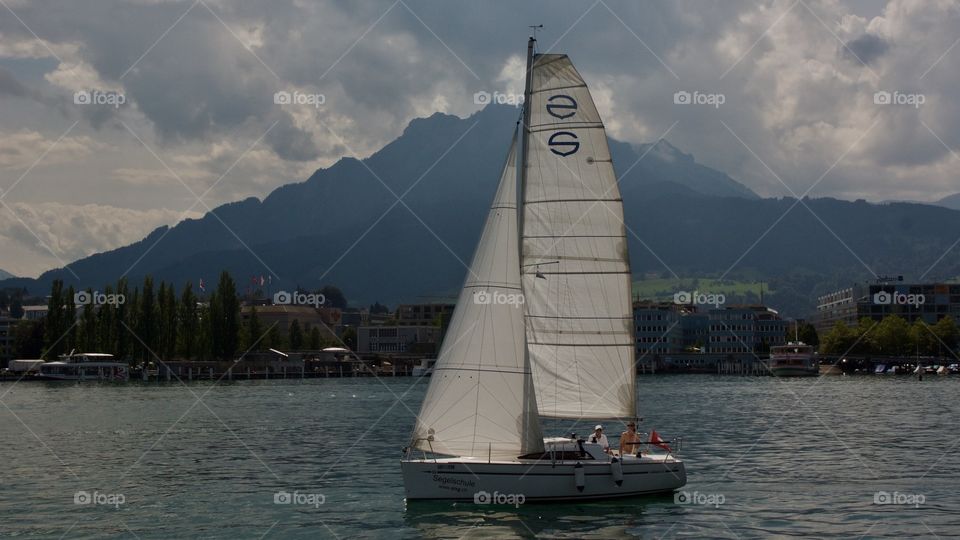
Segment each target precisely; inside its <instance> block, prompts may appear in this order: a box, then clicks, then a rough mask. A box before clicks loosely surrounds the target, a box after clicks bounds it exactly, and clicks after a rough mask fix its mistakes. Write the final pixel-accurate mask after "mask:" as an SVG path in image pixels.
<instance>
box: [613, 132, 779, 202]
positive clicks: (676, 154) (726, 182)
mask: <svg viewBox="0 0 960 540" xmlns="http://www.w3.org/2000/svg"><path fill="white" fill-rule="evenodd" d="M610 154H611V156H612V158H613V163H614V164H615V165H616V166H617V171H618V173H619V174H624V173H623V171H624V170H629V172H627V174H626V175H625V176H624V178H623V179H622V180H621V186H622V187H621V190H622V191H623V193H622V194H623V195H624V196H625V197H626V196H627V195H628V194H631V193H637V194H640V192H643V191H645V190H647V189H649V187H650V185H651V184H656V183H664V182H670V183H677V184H680V185H682V186H685V187H688V188H690V189H691V190H693V191H695V192H697V193H701V194H704V195H715V196H718V197H742V198H745V199H759V198H760V197H759V196H758V195H757V194H756V193H754V192H753V191H751V190H750V189H749V188H748V187H746V186H744V185H743V184H741V183H739V182H737V181H736V180H734V179H733V178H730V177H729V176H727V174H725V173H722V172H720V171H718V170H716V169H711V168H710V167H706V166H704V165H700V164H699V163H697V162H696V161H695V160H694V159H693V156H692V155H690V154H685V153H683V152H682V151H680V150H679V149H678V148H677V147H675V146H673V145H672V144H670V142H669V141H667V140H665V139H660V140H659V141H657V142H656V143H652V144H641V145H636V146H633V145H630V144H628V143H623V142H620V141H614V140H611V141H610ZM640 157H642V158H643V159H640V161H637V160H638V159H639V158H640ZM631 166H632V168H631ZM660 187H664V188H667V189H672V188H669V187H667V186H663V185H661V186H660Z"/></svg>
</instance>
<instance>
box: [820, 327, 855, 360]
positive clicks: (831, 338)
mask: <svg viewBox="0 0 960 540" xmlns="http://www.w3.org/2000/svg"><path fill="white" fill-rule="evenodd" d="M856 340H857V336H856V334H855V333H854V331H853V330H851V329H850V328H849V327H847V325H846V323H844V322H843V321H837V324H835V325H834V326H833V328H831V329H830V331H829V332H827V334H826V335H824V336H823V340H822V341H821V342H820V351H821V352H823V353H826V354H847V352H848V351H849V350H850V347H851V346H852V345H853V344H854V343H855V342H856Z"/></svg>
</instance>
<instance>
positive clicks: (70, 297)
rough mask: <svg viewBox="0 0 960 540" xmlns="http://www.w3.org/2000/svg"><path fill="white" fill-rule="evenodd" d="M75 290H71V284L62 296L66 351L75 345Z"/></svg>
mask: <svg viewBox="0 0 960 540" xmlns="http://www.w3.org/2000/svg"><path fill="white" fill-rule="evenodd" d="M76 294H77V293H76V291H75V290H73V285H71V286H70V287H69V288H68V289H67V294H65V295H64V298H63V304H64V308H63V323H64V325H65V327H64V328H65V330H64V331H63V332H64V335H65V337H64V347H63V348H64V350H66V351H67V352H69V351H71V350H73V349H75V348H76V347H77V304H76Z"/></svg>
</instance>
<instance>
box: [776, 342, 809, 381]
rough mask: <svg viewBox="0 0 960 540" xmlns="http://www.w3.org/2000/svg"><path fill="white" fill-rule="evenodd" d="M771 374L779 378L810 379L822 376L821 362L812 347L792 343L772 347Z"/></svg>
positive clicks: (801, 343) (800, 343)
mask: <svg viewBox="0 0 960 540" xmlns="http://www.w3.org/2000/svg"><path fill="white" fill-rule="evenodd" d="M770 372H771V373H773V374H774V375H775V376H777V377H810V376H813V375H819V374H820V362H819V360H817V357H816V352H814V350H813V346H812V345H807V344H806V343H804V342H802V341H791V342H789V343H787V344H786V345H777V346H774V347H770Z"/></svg>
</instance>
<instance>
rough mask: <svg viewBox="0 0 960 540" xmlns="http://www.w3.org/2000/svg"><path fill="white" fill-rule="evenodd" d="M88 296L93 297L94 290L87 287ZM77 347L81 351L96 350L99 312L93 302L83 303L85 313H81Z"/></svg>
mask: <svg viewBox="0 0 960 540" xmlns="http://www.w3.org/2000/svg"><path fill="white" fill-rule="evenodd" d="M87 295H88V296H87V297H88V298H91V299H92V298H93V290H91V289H87ZM79 335H80V337H79V340H78V342H77V344H76V347H77V348H79V349H80V351H81V352H95V351H97V350H98V346H97V342H98V340H97V314H96V311H95V306H94V304H93V302H92V301H91V302H88V303H86V304H84V305H83V313H81V314H80V332H79Z"/></svg>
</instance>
